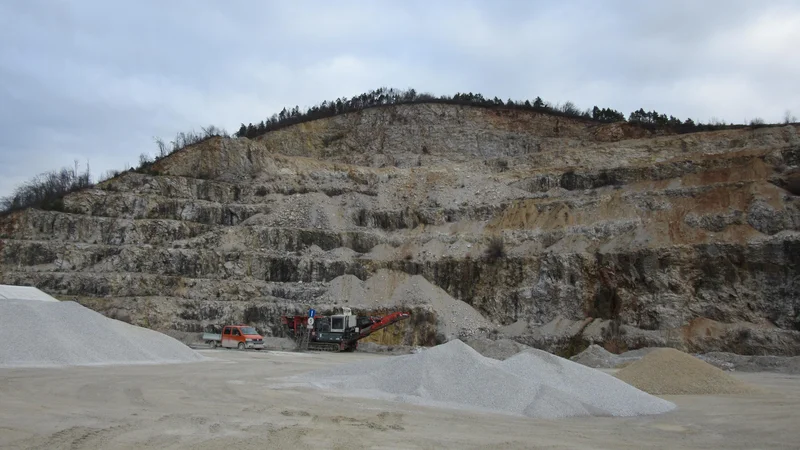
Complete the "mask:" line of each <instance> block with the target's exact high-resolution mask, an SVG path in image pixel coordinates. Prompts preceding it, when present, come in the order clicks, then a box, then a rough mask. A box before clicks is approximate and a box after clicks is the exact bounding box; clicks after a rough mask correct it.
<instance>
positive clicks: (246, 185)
mask: <svg viewBox="0 0 800 450" xmlns="http://www.w3.org/2000/svg"><path fill="white" fill-rule="evenodd" d="M797 128H798V127H797V126H794V125H787V126H777V127H765V128H758V129H752V128H745V129H736V130H725V131H715V132H701V133H691V134H681V135H670V134H666V133H659V134H654V133H652V132H649V131H647V130H645V129H641V128H638V127H636V126H633V125H630V124H624V123H623V124H619V123H618V124H602V125H600V124H596V123H592V122H584V121H580V120H576V119H571V118H565V117H558V116H551V115H546V114H541V113H535V112H528V111H517V110H492V109H482V108H473V107H467V106H454V105H441V104H419V105H407V106H391V107H381V108H373V109H367V110H364V111H362V112H358V113H350V114H345V115H340V116H336V117H332V118H328V119H320V120H316V121H312V122H307V123H303V124H299V125H294V126H291V127H287V128H284V129H280V130H277V131H272V132H269V133H267V134H266V135H264V136H262V137H260V138H257V139H255V140H249V139H245V138H239V139H224V138H212V139H210V140H207V141H205V142H202V143H200V144H197V145H195V146H193V147H189V148H186V149H183V150H180V151H178V152H176V153H174V154H172V155H171V156H169V157H167V158H165V159H162V160H160V161H159V162H157V163H156V164H155V166H154V167H153V171H152V172H151V173H135V172H126V173H124V174H122V175H120V176H118V177H116V178H113V179H111V180H108V181H105V182H103V183H101V184H99V185H98V186H96V187H95V188H93V189H89V190H85V191H81V192H77V193H74V194H70V195H68V196H67V197H65V198H64V209H63V211H41V210H36V209H28V210H24V211H18V212H14V213H11V214H9V215H6V216H4V217H2V218H0V263H1V264H2V265H0V283H4V284H26V285H33V286H36V287H38V288H40V289H42V290H44V291H46V292H48V293H50V294H51V295H54V296H56V297H58V298H61V299H68V300H78V301H79V302H81V303H82V304H84V305H86V306H89V307H91V308H93V309H95V310H97V311H100V312H102V313H104V314H106V315H108V316H110V317H114V318H119V319H121V320H125V321H128V322H131V323H134V324H137V325H143V326H148V327H152V328H156V329H175V330H182V331H203V330H207V329H213V328H215V327H219V326H221V325H224V324H225V323H228V322H247V323H251V324H253V325H256V326H258V327H260V328H261V329H262V330H263V331H264V332H265V333H266V334H275V335H280V334H281V328H280V315H282V314H287V313H290V314H294V313H299V312H302V311H305V310H307V309H308V308H309V307H316V308H317V309H318V310H325V309H326V308H330V307H332V306H334V305H345V306H351V307H353V308H354V309H356V310H358V311H365V312H373V313H379V312H382V311H389V310H394V309H397V308H399V307H406V308H408V309H412V310H413V311H416V312H417V313H418V314H417V315H416V316H417V319H416V320H410V321H406V322H404V323H403V324H401V331H402V332H398V333H396V336H395V339H396V340H397V342H394V343H397V344H399V343H403V344H406V345H425V344H432V343H434V342H435V341H436V340H437V339H438V340H442V339H444V338H451V337H458V336H455V335H451V336H443V335H442V331H441V330H442V329H443V325H446V324H450V325H453V324H456V325H458V327H455V328H454V327H453V326H450V327H449V328H447V329H448V330H451V331H452V330H454V329H458V330H456V331H452V333H455V334H456V335H459V336H465V335H466V336H468V335H472V334H480V333H483V332H486V331H491V329H493V328H496V331H494V333H497V334H499V335H504V336H507V337H511V338H513V339H515V340H517V341H518V342H522V343H525V344H528V345H533V346H536V347H539V348H545V349H548V350H551V351H556V352H561V353H563V354H569V353H575V352H577V351H580V350H581V349H582V348H584V347H585V346H586V345H588V344H590V343H599V344H602V345H604V346H605V347H606V348H608V349H611V350H614V349H618V350H626V349H629V348H637V347H640V346H645V345H672V346H677V347H681V348H684V349H686V350H688V351H698V352H706V351H730V352H737V353H745V354H763V353H769V354H800V198H798V196H797V195H796V192H795V193H792V190H793V189H792V187H791V186H793V183H794V184H796V180H795V179H794V178H792V177H796V174H797V170H798V164H799V162H800V138H798V129H797ZM498 242H499V244H498ZM498 246H499V247H500V248H499V249H498V248H497V247H498ZM487 250H488V251H487ZM498 250H499V251H498ZM392 274H395V275H396V277H395V276H393V275H392ZM376 276H380V278H375V279H374V280H373V281H372V282H370V281H369V280H370V279H371V278H374V277H376ZM416 276H420V277H421V278H419V277H416ZM395 278H396V279H395ZM378 279H380V280H384V279H386V280H387V281H385V285H384V284H381V283H383V281H382V282H381V283H377V281H375V280H378ZM409 280H411V281H409ZM414 280H417V281H414ZM360 283H363V284H365V285H367V284H370V283H372V284H370V286H372V287H371V288H370V289H372V290H364V289H366V288H363V287H362V286H361V284H360ZM348 286H351V287H348ZM380 286H384V287H382V288H381V287H380ZM334 288H335V289H334ZM380 289H385V292H378V291H380ZM440 291H443V292H440ZM365 292H366V294H365ZM410 293H414V294H413V295H411V294H410ZM373 297H374V298H373ZM377 297H380V298H381V299H382V300H381V301H380V302H378V301H377V300H376V298H377ZM412 297H413V298H412ZM429 297H430V298H434V297H435V298H438V299H440V300H441V299H443V300H441V301H439V302H438V303H436V302H434V301H431V302H429V303H430V304H431V305H433V306H431V307H427V306H426V300H425V299H426V298H429ZM444 297H447V299H445V298H444ZM449 298H454V299H456V300H458V301H459V303H463V304H464V305H465V307H471V308H472V309H474V310H476V311H477V312H478V313H480V315H482V316H483V318H484V319H486V320H485V321H482V320H475V317H474V316H473V315H471V310H470V311H466V310H462V309H458V310H456V309H452V308H450V306H442V305H451V303H448V302H450V300H449ZM436 305H439V306H438V307H437V306H436ZM448 308H450V309H452V311H451V310H448ZM459 321H462V322H463V323H461V322H459ZM419 330H424V332H422V331H419ZM449 332H450V331H449ZM437 335H438V336H437Z"/></svg>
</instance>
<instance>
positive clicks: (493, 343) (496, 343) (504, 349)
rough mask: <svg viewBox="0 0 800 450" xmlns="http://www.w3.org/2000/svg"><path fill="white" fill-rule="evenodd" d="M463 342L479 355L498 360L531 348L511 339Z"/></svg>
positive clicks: (482, 339) (477, 339)
mask: <svg viewBox="0 0 800 450" xmlns="http://www.w3.org/2000/svg"><path fill="white" fill-rule="evenodd" d="M464 342H465V343H466V344H467V345H469V346H470V347H472V348H474V349H475V350H476V351H477V352H478V353H480V354H481V355H483V356H485V357H487V358H492V359H499V360H504V359H508V358H510V357H512V356H514V355H516V354H517V353H519V352H521V351H524V350H528V349H530V348H531V347H529V346H527V345H525V344H521V343H519V342H517V341H513V340H511V339H488V338H472V339H467V340H465V341H464Z"/></svg>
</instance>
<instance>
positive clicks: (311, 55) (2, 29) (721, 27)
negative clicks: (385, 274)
mask: <svg viewBox="0 0 800 450" xmlns="http://www.w3.org/2000/svg"><path fill="white" fill-rule="evenodd" d="M794 25H797V26H794ZM798 30H800V6H798V5H797V4H796V2H792V1H775V2H770V3H769V4H767V6H766V7H765V6H763V5H760V4H756V3H755V2H745V1H734V2H730V1H726V2H712V1H709V2H696V1H685V0H680V1H673V2H661V3H657V4H656V3H652V2H631V1H609V2H594V1H578V2H562V3H558V4H555V3H553V2H543V1H529V2H520V1H514V0H508V1H502V0H498V1H494V2H490V1H435V2H434V1H416V0H413V1H408V2H390V1H380V0H378V1H374V2H361V1H355V0H353V1H341V2H325V1H308V2H247V1H232V2H197V1H190V0H175V1H170V2H156V1H154V0H150V1H137V2H102V1H98V0H87V1H83V2H67V1H61V2H59V1H26V2H4V3H2V4H0V42H3V45H2V46H0V132H2V136H3V138H2V140H0V195H6V194H8V193H10V191H11V190H12V188H13V187H14V186H15V185H16V184H17V183H19V182H21V181H24V180H25V179H28V178H30V177H31V176H33V175H35V174H37V173H40V172H43V171H45V170H49V169H54V168H57V167H60V166H63V165H71V164H72V161H73V159H75V158H77V159H79V160H80V161H86V160H88V161H89V162H90V163H91V165H92V169H93V172H94V173H95V174H99V173H101V172H104V171H105V170H108V169H112V168H122V167H124V165H125V164H126V163H127V164H134V163H135V162H136V160H137V159H138V155H139V154H140V153H142V152H153V151H154V146H153V142H152V138H153V136H163V137H167V138H169V136H172V135H174V133H175V132H177V131H181V130H186V129H190V128H195V129H198V128H199V127H200V126H203V125H207V124H209V123H214V124H217V125H221V126H225V127H227V128H228V129H229V130H231V131H233V130H234V129H236V128H237V127H238V124H239V123H240V122H245V123H247V122H254V121H259V120H261V119H263V118H264V117H266V116H268V115H270V114H272V113H274V112H277V111H279V110H280V109H281V108H282V107H283V106H290V105H299V106H301V107H306V106H310V105H312V104H315V103H317V102H319V101H322V100H325V99H330V98H335V97H339V96H343V95H348V96H350V95H354V94H358V93H360V92H363V91H365V90H368V89H373V88H376V87H379V86H394V87H400V88H405V87H415V88H416V89H418V90H421V91H430V92H433V93H436V94H452V93H455V92H457V91H462V92H467V91H472V92H481V93H484V94H485V95H490V96H495V95H497V96H499V97H501V98H503V99H505V98H509V97H511V98H515V99H517V98H533V97H535V96H537V95H540V96H542V97H543V98H544V99H545V100H549V101H552V102H564V101H566V100H571V101H573V102H575V103H577V104H578V105H579V106H580V107H584V108H586V107H591V106H592V105H595V104H597V105H600V106H610V107H613V108H616V109H619V110H622V111H624V112H625V113H628V112H630V111H631V110H633V109H638V108H639V107H645V108H647V109H657V110H659V111H662V112H666V113H670V114H675V115H677V116H679V117H683V118H686V117H692V118H695V119H696V120H708V119H710V118H711V117H717V118H719V119H722V120H728V121H742V120H744V119H746V118H748V117H749V118H752V117H754V116H757V115H758V116H762V117H764V118H766V119H768V120H773V121H774V120H779V119H780V118H781V116H782V114H783V111H784V110H785V109H793V110H794V111H795V113H796V114H798V115H800V94H799V93H798V91H797V89H795V88H794V82H795V80H796V79H797V77H798V75H800V60H798V59H797V58H792V57H791V54H792V53H793V45H794V43H795V42H800V34H798V33H800V31H798Z"/></svg>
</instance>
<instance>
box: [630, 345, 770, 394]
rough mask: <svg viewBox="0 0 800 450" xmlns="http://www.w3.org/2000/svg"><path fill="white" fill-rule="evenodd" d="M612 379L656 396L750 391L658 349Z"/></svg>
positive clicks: (671, 351) (698, 362)
mask: <svg viewBox="0 0 800 450" xmlns="http://www.w3.org/2000/svg"><path fill="white" fill-rule="evenodd" d="M616 377H617V378H619V379H620V380H622V381H624V382H626V383H628V384H630V385H632V386H636V387H637V388H639V389H641V390H643V391H645V392H649V393H651V394H656V395H670V394H675V395H678V394H744V393H749V392H753V391H754V388H753V387H751V386H749V385H748V384H746V383H743V382H741V381H739V380H737V379H736V378H733V377H732V376H730V375H728V374H726V373H725V372H723V371H722V370H720V369H718V368H716V367H714V366H712V365H711V364H708V363H706V362H704V361H702V360H700V359H698V358H695V357H694V356H692V355H689V354H687V353H684V352H681V351H678V350H675V349H672V348H660V349H658V350H654V351H652V352H650V353H648V354H647V355H645V356H644V357H643V358H642V359H640V360H639V361H636V362H634V363H632V364H631V365H629V366H627V367H625V368H624V369H622V370H620V371H619V372H617V374H616Z"/></svg>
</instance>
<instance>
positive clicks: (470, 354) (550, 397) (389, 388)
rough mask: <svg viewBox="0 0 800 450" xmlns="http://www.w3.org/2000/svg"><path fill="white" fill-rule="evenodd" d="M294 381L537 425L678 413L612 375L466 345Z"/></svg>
mask: <svg viewBox="0 0 800 450" xmlns="http://www.w3.org/2000/svg"><path fill="white" fill-rule="evenodd" d="M293 380H294V381H299V382H301V384H304V385H311V386H314V387H317V388H326V389H337V390H343V391H346V393H348V394H351V395H356V396H365V397H371V398H382V399H391V400H396V401H403V402H409V403H418V404H426V405H430V406H440V407H448V408H456V409H462V410H473V411H491V412H499V413H506V414H517V415H525V416H529V417H537V418H561V417H572V416H594V415H597V416H636V415H644V414H659V413H663V412H667V411H670V410H672V409H673V408H675V405H673V404H672V403H670V402H668V401H666V400H662V399H660V398H657V397H653V396H651V395H649V394H647V393H645V392H642V391H640V390H638V389H636V388H633V387H631V386H629V385H627V384H625V383H623V382H621V381H619V380H617V379H615V378H614V377H612V376H610V375H607V374H604V373H602V372H600V371H597V370H594V369H591V368H588V367H584V366H582V365H580V364H576V363H573V362H571V361H568V360H566V359H563V358H559V357H557V356H553V355H551V354H549V353H546V352H542V351H539V350H529V351H526V352H522V353H520V354H518V355H516V356H514V357H512V358H509V359H507V360H505V361H502V362H501V361H498V360H494V359H491V358H486V357H484V356H481V355H480V354H479V353H478V352H477V351H475V350H474V349H472V348H471V347H469V346H468V345H466V344H464V343H463V342H461V341H460V340H453V341H450V342H448V343H447V344H443V345H439V346H437V347H433V348H431V349H429V350H425V351H422V352H420V353H417V354H413V355H405V356H396V357H392V358H385V359H384V358H381V359H376V360H369V361H364V362H359V363H357V364H348V365H340V366H336V367H333V368H331V369H327V370H323V371H318V372H313V373H310V374H305V375H301V376H298V377H294V378H293Z"/></svg>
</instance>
